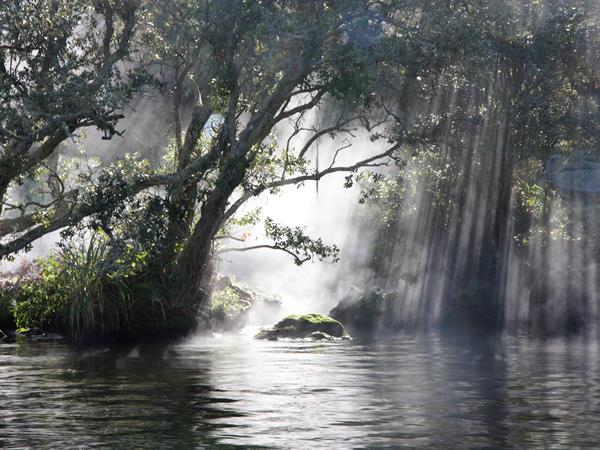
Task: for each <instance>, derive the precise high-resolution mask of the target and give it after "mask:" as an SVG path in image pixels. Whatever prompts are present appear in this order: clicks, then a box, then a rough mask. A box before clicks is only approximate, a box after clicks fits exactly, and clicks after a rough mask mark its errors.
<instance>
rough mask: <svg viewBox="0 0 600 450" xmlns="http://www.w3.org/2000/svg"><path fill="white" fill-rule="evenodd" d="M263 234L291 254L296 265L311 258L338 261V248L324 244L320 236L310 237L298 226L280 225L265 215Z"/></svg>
mask: <svg viewBox="0 0 600 450" xmlns="http://www.w3.org/2000/svg"><path fill="white" fill-rule="evenodd" d="M265 234H266V235H267V237H268V238H270V239H271V240H272V241H273V246H274V247H276V248H278V249H282V250H285V251H287V252H288V253H290V254H292V255H293V256H294V263H295V264H296V265H298V266H299V265H301V264H303V263H304V262H306V261H309V260H311V259H312V258H318V259H319V260H325V259H330V260H332V261H334V262H335V261H338V253H339V248H338V247H337V246H336V245H326V244H325V243H323V240H322V239H321V238H318V239H311V238H310V237H309V236H308V235H306V233H305V232H304V230H303V229H302V228H300V227H295V228H291V227H287V226H285V225H280V224H277V223H275V222H274V221H273V220H272V219H270V218H268V217H267V218H266V220H265Z"/></svg>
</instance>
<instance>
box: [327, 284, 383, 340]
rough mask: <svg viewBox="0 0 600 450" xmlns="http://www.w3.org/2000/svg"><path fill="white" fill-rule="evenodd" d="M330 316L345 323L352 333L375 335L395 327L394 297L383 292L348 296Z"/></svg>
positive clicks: (375, 291)
mask: <svg viewBox="0 0 600 450" xmlns="http://www.w3.org/2000/svg"><path fill="white" fill-rule="evenodd" d="M329 315H330V316H331V317H332V318H334V319H336V320H338V321H340V322H342V323H344V324H345V326H346V327H348V329H349V330H350V331H351V332H352V333H357V334H365V333H368V334H374V333H375V332H376V331H379V330H381V329H382V328H386V327H390V328H392V327H393V318H394V314H393V300H392V295H391V294H389V293H387V292H384V291H382V290H372V291H369V292H366V293H363V294H359V295H356V296H348V297H345V298H343V299H342V300H341V301H340V302H339V303H338V304H337V306H336V307H335V308H333V309H332V310H331V312H330V313H329Z"/></svg>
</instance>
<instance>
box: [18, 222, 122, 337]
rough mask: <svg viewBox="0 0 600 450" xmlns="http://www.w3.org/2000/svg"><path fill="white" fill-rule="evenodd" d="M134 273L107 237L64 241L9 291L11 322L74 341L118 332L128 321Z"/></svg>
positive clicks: (96, 236)
mask: <svg viewBox="0 0 600 450" xmlns="http://www.w3.org/2000/svg"><path fill="white" fill-rule="evenodd" d="M132 273H133V272H132V262H131V260H130V259H129V258H123V255H122V254H120V255H119V257H117V256H116V254H115V253H114V252H112V251H111V248H110V246H109V245H108V238H106V237H105V236H102V235H100V234H93V235H92V236H91V238H90V239H89V240H88V241H87V242H86V243H84V244H80V245H78V246H75V245H65V244H63V245H61V247H60V250H59V251H57V253H56V254H54V255H52V256H50V257H47V258H43V259H38V260H37V261H36V264H35V270H34V271H32V273H29V274H28V275H26V276H24V277H23V278H22V280H21V282H20V283H19V287H18V289H17V290H16V292H14V293H13V295H14V296H15V306H14V318H15V325H16V326H17V327H18V328H28V329H31V330H33V331H35V332H47V331H58V332H66V333H67V334H69V335H70V336H71V337H72V338H74V339H75V340H81V339H84V338H85V337H86V336H90V335H98V334H108V333H111V332H116V331H118V330H120V329H122V328H124V326H125V325H126V323H127V320H128V310H129V308H130V291H129V288H128V283H127V281H128V278H129V276H130V275H131V274H132Z"/></svg>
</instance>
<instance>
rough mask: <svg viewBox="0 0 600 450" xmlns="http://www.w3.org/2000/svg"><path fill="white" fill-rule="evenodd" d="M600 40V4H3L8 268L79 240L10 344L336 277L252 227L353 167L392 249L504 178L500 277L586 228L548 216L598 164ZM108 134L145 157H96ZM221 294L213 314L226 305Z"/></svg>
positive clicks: (319, 250) (175, 315)
mask: <svg viewBox="0 0 600 450" xmlns="http://www.w3.org/2000/svg"><path fill="white" fill-rule="evenodd" d="M598 30H599V21H598V16H597V10H596V9H595V8H594V5H593V2H586V1H576V0H572V1H567V0H540V1H536V2H522V1H516V0H501V1H489V0H470V1H453V0H452V1H448V0H426V1H423V0H386V1H370V0H352V1H335V0H325V1H318V2H307V1H300V0H297V1H284V0H274V1H255V2H251V1H239V0H219V1H211V0H209V1H200V0H173V1H164V0H143V1H113V0H101V1H82V2H80V1H71V0H57V1H53V2H35V1H30V0H10V1H7V2H4V3H3V4H2V5H0V69H1V70H0V99H1V100H2V102H3V109H2V117H0V197H1V200H2V210H1V213H2V216H1V219H0V237H1V238H2V243H1V245H0V256H2V257H12V256H13V255H14V254H15V253H16V252H19V251H21V250H24V249H27V248H28V247H29V246H30V244H31V243H32V242H34V241H35V240H37V239H38V238H40V237H42V236H44V235H45V234H47V233H50V232H52V231H56V230H61V232H62V235H63V238H64V239H65V240H64V241H63V244H62V246H61V248H60V250H59V252H58V253H57V254H56V255H54V256H51V257H49V258H48V259H46V260H40V262H39V263H38V267H37V269H36V273H35V276H33V277H31V278H30V279H27V280H25V281H24V282H23V283H22V286H20V287H19V289H17V293H16V294H14V295H13V294H11V293H8V292H9V291H10V290H9V289H7V290H6V292H7V293H5V294H3V295H5V296H8V297H11V298H13V300H14V301H15V302H16V307H15V317H16V322H17V325H18V326H24V327H28V328H33V329H38V330H46V329H53V328H56V329H60V328H66V329H68V330H69V332H70V334H71V335H72V336H73V337H75V338H77V339H80V338H84V337H85V336H86V335H88V334H120V333H125V334H126V333H129V332H132V333H134V334H145V333H150V334H152V333H153V332H154V331H158V330H160V329H161V328H163V327H166V328H169V329H179V331H183V330H184V329H189V328H190V327H192V326H193V325H194V323H195V319H196V313H197V310H198V308H199V307H202V306H204V305H205V304H206V303H207V301H208V298H209V295H208V294H209V291H210V282H211V279H212V276H213V269H214V261H215V259H216V258H218V255H219V254H220V253H223V252H231V251H248V250H254V249H264V248H269V249H274V250H278V251H284V252H286V253H288V254H290V255H291V256H292V258H293V262H294V263H296V264H298V265H299V264H303V263H305V262H307V261H309V260H313V259H322V260H329V261H336V260H337V258H338V247H337V246H336V245H333V244H327V243H325V242H323V241H322V240H321V239H320V238H318V237H316V238H313V237H310V236H308V235H307V234H306V233H305V231H304V229H303V228H301V227H298V226H296V225H289V224H278V223H275V222H274V221H272V220H271V219H269V218H264V219H263V218H262V216H261V215H260V213H250V215H249V216H242V217H240V215H241V214H240V212H241V211H242V210H243V207H244V205H246V204H247V202H248V201H249V200H250V199H252V198H254V197H256V196H258V195H262V194H276V193H277V192H279V190H280V189H283V188H284V187H285V186H288V185H299V184H303V183H307V182H311V181H319V180H320V179H321V178H323V177H325V176H328V175H330V174H333V173H340V172H341V173H345V174H346V175H347V178H346V187H350V186H352V185H353V184H354V183H357V184H358V185H360V186H361V187H362V188H363V196H362V197H361V202H363V203H367V204H368V205H370V207H371V208H373V209H372V210H371V211H373V214H372V215H373V216H376V217H377V218H380V219H381V220H379V219H377V218H376V219H372V220H371V222H378V223H376V226H377V227H378V228H379V229H380V230H381V231H380V235H381V239H378V247H377V249H376V250H377V252H378V253H377V254H379V250H382V251H383V250H386V249H388V250H390V251H391V249H393V246H392V245H390V242H389V240H390V239H393V234H392V233H390V232H389V230H392V229H394V228H395V227H397V226H398V223H399V222H400V221H401V220H402V214H401V213H402V212H405V211H408V210H410V209H411V208H415V209H416V207H415V206H414V205H415V204H416V202H413V203H412V204H411V201H413V200H415V199H417V198H419V199H422V198H423V196H429V197H431V204H432V205H433V206H434V209H435V211H436V212H435V214H434V215H435V218H436V219H435V221H434V222H435V228H436V230H434V231H432V233H433V234H435V233H437V234H436V236H437V237H439V236H440V235H441V234H443V233H446V232H451V233H458V231H456V228H459V227H460V226H462V224H463V222H461V220H463V219H462V212H463V211H465V210H466V209H467V207H468V206H469V203H468V202H469V198H468V196H467V195H466V192H467V189H464V188H463V187H464V186H465V185H466V184H468V183H471V182H472V181H471V180H473V179H476V180H477V182H478V183H480V186H485V184H486V183H487V182H488V180H493V181H492V182H490V184H491V185H493V186H492V187H491V188H490V192H493V193H492V194H490V201H489V202H488V205H489V210H488V211H486V217H485V220H484V221H483V222H484V225H483V226H482V229H483V231H481V233H482V234H484V235H485V239H484V241H485V242H484V244H483V247H484V250H482V252H481V254H482V255H483V256H481V255H478V256H477V257H478V258H480V260H477V261H475V260H473V261H470V262H469V264H470V267H469V268H470V269H472V268H473V267H475V266H476V267H477V270H478V272H479V273H478V275H477V276H480V277H481V278H482V279H483V280H484V281H485V282H486V283H488V282H490V277H492V278H493V277H494V276H495V275H494V274H495V273H497V272H499V267H500V262H499V259H500V257H499V256H498V255H500V254H501V253H502V251H503V250H502V249H503V248H504V247H505V245H504V244H505V243H506V240H507V239H513V238H516V239H517V240H518V241H519V242H521V243H522V244H523V245H527V244H528V243H530V242H533V241H535V240H536V239H537V240H539V239H538V237H539V235H540V234H541V235H546V236H547V235H548V233H550V234H552V233H554V234H556V235H561V233H560V232H559V231H565V233H562V234H568V233H566V231H571V230H568V227H567V226H566V225H564V221H561V220H558V219H557V218H556V215H555V216H554V217H553V219H552V220H543V219H544V217H545V215H547V212H548V209H549V208H548V207H547V205H548V204H549V201H548V197H549V196H553V195H554V194H553V192H552V189H551V188H550V187H549V186H547V185H544V184H543V183H542V182H541V180H542V178H543V172H544V167H545V164H546V162H547V160H548V158H549V156H550V155H551V154H553V153H557V154H568V153H569V152H572V151H573V150H577V149H581V148H593V147H596V146H597V145H598V138H599V137H600V135H599V133H598V129H599V128H598V123H597V121H598V120H599V118H598V114H597V110H598V93H599V91H600V88H599V83H600V74H599V72H598V60H599V58H600V54H599V50H598V49H599V48H600V45H598V44H599V42H598V40H599V37H598V36H599V35H600V34H599V33H598ZM140 94H151V95H146V96H141V95H140ZM140 105H141V107H140V108H139V109H140V111H142V112H141V113H139V114H138V115H137V116H136V114H137V113H136V107H139V106H140ZM165 115H166V116H167V117H168V118H167V119H165V120H162V121H161V120H159V119H157V117H159V116H165ZM140 116H141V117H143V118H150V119H149V122H150V125H148V124H147V123H146V122H144V121H142V120H141V119H140ZM136 117H137V118H138V119H139V120H138V121H137V122H136V121H135V120H134V119H135V118H136ZM124 118H125V119H131V120H132V121H131V122H130V123H132V124H134V125H135V126H139V127H141V128H143V127H158V128H160V127H162V134H163V135H164V136H167V137H168V138H167V139H166V141H165V142H163V143H159V144H157V145H158V147H159V149H158V157H157V156H156V152H155V153H154V156H153V157H152V158H150V156H149V153H150V151H149V149H146V148H136V147H135V145H132V144H131V141H129V142H128V143H126V141H125V140H121V139H122V136H121V135H122V134H123V133H126V131H127V130H124V129H123V128H121V127H120V124H121V123H122V122H121V121H122V119H124ZM153 119H154V120H153ZM136 124H137V125H136ZM85 128H95V129H97V130H99V131H100V132H101V133H102V136H101V139H100V136H96V137H94V135H93V134H92V135H90V136H91V137H90V136H85V134H84V132H83V130H84V129H85ZM136 132H138V133H143V132H144V130H136ZM125 136H126V134H125ZM111 139H112V140H113V141H114V142H116V144H115V145H116V146H122V147H127V146H131V148H122V149H120V150H119V154H120V155H125V156H124V157H122V158H117V159H116V160H113V156H114V155H102V156H103V158H100V159H99V160H98V161H95V160H93V158H91V157H90V155H91V154H92V153H93V154H98V152H97V151H96V150H97V149H96V148H95V147H96V146H97V142H99V141H100V140H111ZM319 142H325V143H327V146H328V147H330V148H331V149H333V150H331V151H329V152H327V151H323V150H319ZM365 143H366V144H365ZM76 147H78V148H76ZM98 147H99V146H98ZM359 147H360V150H361V151H360V152H358V151H357V148H359ZM365 147H366V148H365ZM500 147H502V148H506V149H509V150H508V151H505V152H503V153H502V154H500V155H499V154H498V152H497V151H495V149H497V148H500ZM475 149H477V150H475ZM481 149H487V150H489V151H481ZM348 161H350V162H348ZM474 164H478V165H479V166H480V167H483V168H489V170H490V171H488V172H486V171H485V170H482V171H481V172H479V173H477V174H474V173H473V171H472V170H471V169H472V167H474ZM492 169H493V170H492ZM486 170H487V169H486ZM498 180H500V181H498ZM471 206H472V205H471ZM513 212H514V220H512V221H511V223H509V224H507V223H505V222H506V221H505V218H506V217H507V216H508V215H510V214H513ZM457 216H460V217H459V219H457ZM566 216H568V214H566ZM536 218H539V219H540V220H538V221H537V222H536ZM261 221H262V222H264V234H263V235H262V236H261V238H262V239H263V240H262V241H260V242H258V243H256V245H248V242H247V240H246V234H245V229H246V228H247V227H248V226H254V225H257V224H258V223H260V222H261ZM534 222H535V223H536V225H535V226H533V225H532V223H534ZM457 223H458V225H457ZM450 224H454V227H455V228H454V229H453V228H452V226H450ZM561 227H562V228H561ZM448 230H450V231H448ZM540 230H541V231H540ZM557 230H558V231H557ZM513 232H514V236H513ZM433 234H432V235H433ZM509 235H510V236H509ZM542 240H543V239H542ZM81 241H84V242H87V243H88V244H86V245H85V246H84V247H83V248H82V247H81V245H80V244H78V242H81ZM240 242H241V244H240ZM231 244H234V245H233V246H232V245H231ZM386 264H388V263H387V262H386V261H385V260H383V259H382V262H381V261H380V262H375V263H374V265H375V266H376V269H382V273H383V272H385V270H383V269H386V270H387V269H390V267H391V266H392V263H389V264H388V266H390V267H387V268H386V267H384V268H382V267H379V266H385V265H386ZM390 270H391V269H390ZM462 284H464V283H462V280H459V281H457V283H456V286H457V289H459V290H460V289H461V286H462ZM492 284H493V283H492ZM11 292H12V291H11ZM229 294H230V293H227V292H224V293H222V295H221V297H218V298H217V303H216V307H218V308H221V309H223V310H227V309H228V308H230V307H233V306H232V305H233V304H234V303H235V302H233V299H232V298H230V295H229ZM171 321H173V322H171ZM167 323H170V325H168V326H167ZM133 330H136V331H135V332H134V331H133Z"/></svg>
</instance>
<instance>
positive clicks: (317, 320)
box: [254, 314, 348, 340]
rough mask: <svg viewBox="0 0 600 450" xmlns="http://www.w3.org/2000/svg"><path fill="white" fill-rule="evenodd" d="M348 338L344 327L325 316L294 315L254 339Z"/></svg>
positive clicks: (262, 331) (263, 331) (261, 332)
mask: <svg viewBox="0 0 600 450" xmlns="http://www.w3.org/2000/svg"><path fill="white" fill-rule="evenodd" d="M347 336H348V335H347V334H346V330H345V329H344V326H343V325H342V324H341V323H340V322H339V321H337V320H335V319H332V318H331V317H329V316H326V315H325V314H292V315H291V316H287V317H286V318H285V319H283V320H281V321H279V322H277V323H276V324H275V325H274V326H273V327H272V328H265V329H263V330H261V331H260V332H259V333H258V334H257V335H256V336H254V337H255V339H267V340H277V339H280V338H292V339H304V338H310V339H314V340H332V339H335V338H343V337H347ZM329 338H331V339H329Z"/></svg>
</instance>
